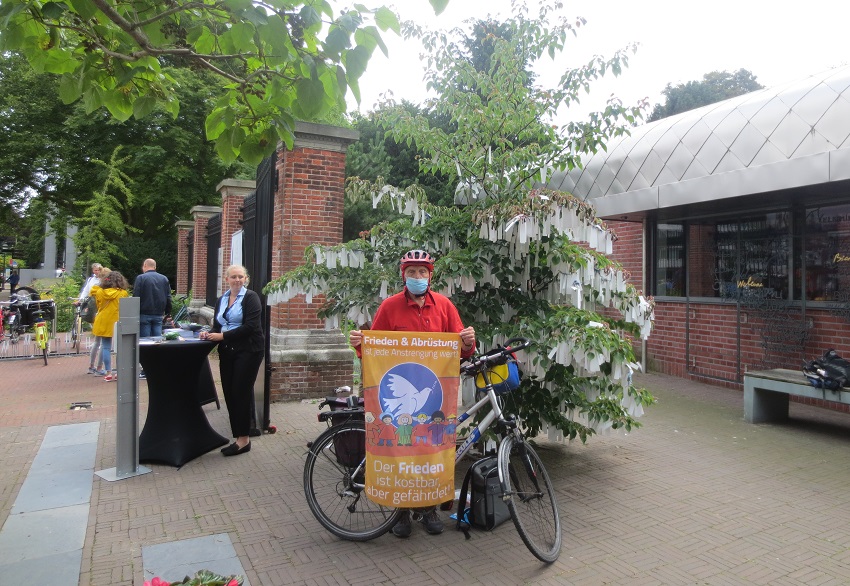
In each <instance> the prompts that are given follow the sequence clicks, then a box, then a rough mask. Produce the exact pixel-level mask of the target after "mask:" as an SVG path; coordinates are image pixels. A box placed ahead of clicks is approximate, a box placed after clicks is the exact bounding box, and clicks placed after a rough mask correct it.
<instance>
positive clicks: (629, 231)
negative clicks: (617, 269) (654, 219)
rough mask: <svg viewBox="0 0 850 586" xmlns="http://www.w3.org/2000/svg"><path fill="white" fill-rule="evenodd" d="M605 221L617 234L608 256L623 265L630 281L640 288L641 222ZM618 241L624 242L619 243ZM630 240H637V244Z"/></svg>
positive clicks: (641, 259)
mask: <svg viewBox="0 0 850 586" xmlns="http://www.w3.org/2000/svg"><path fill="white" fill-rule="evenodd" d="M605 223H606V224H608V227H609V228H610V229H611V231H613V232H614V234H615V235H616V236H617V240H616V241H615V242H614V249H613V250H614V252H613V253H612V254H611V256H610V258H611V259H612V260H615V261H617V262H619V263H620V264H621V265H623V269H624V270H626V271H627V272H628V281H629V282H630V283H632V284H633V285H634V286H635V287H637V288H638V289H642V288H643V285H642V283H643V249H642V247H641V246H640V243H641V242H642V239H643V223H642V222H620V221H606V222H605ZM620 242H623V243H624V244H620ZM632 242H637V243H638V246H633V245H631V244H630V243H632ZM627 243H629V244H627Z"/></svg>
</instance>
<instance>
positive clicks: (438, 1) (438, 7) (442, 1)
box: [428, 0, 449, 15]
mask: <svg viewBox="0 0 850 586" xmlns="http://www.w3.org/2000/svg"><path fill="white" fill-rule="evenodd" d="M428 1H429V2H430V3H431V7H432V8H433V9H434V14H437V15H439V14H442V12H443V10H445V9H446V6H448V5H449V0H428Z"/></svg>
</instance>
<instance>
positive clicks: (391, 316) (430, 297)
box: [349, 250, 475, 537]
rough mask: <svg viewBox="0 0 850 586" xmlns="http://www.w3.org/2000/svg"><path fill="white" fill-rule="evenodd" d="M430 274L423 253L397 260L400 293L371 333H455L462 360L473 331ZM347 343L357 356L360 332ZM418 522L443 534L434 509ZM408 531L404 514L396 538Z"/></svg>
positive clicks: (470, 345)
mask: <svg viewBox="0 0 850 586" xmlns="http://www.w3.org/2000/svg"><path fill="white" fill-rule="evenodd" d="M433 272H434V259H433V257H432V256H431V255H430V254H428V253H427V252H425V251H424V250H411V251H408V252H406V253H405V254H404V256H402V257H401V276H402V278H403V279H404V290H403V291H402V292H401V293H396V294H395V295H393V296H392V297H388V298H387V299H384V301H383V303H381V306H380V307H379V308H378V312H377V313H376V314H375V319H374V320H373V321H372V329H373V330H382V331H405V332H445V333H458V334H460V339H461V344H462V347H461V352H460V355H461V357H462V358H467V357H469V356H472V354H473V353H474V352H475V330H474V329H473V328H472V326H469V327H463V322H461V320H460V315H459V314H458V312H457V308H456V307H455V306H454V304H453V303H452V302H451V300H449V298H448V297H446V296H445V295H440V294H439V293H435V292H433V291H431V275H432V274H433ZM349 341H350V342H351V345H352V346H354V349H355V351H356V352H357V356H360V345H361V344H362V343H363V332H362V331H361V330H352V331H351V333H350V334H349ZM422 523H423V525H425V530H426V531H428V533H430V534H432V535H437V534H439V533H442V532H443V522H442V521H441V520H440V516H439V514H438V513H437V509H436V507H429V508H428V509H426V510H425V511H423V516H422ZM411 531H412V527H411V522H410V511H405V512H404V513H403V514H402V516H401V518H400V519H399V521H398V523H396V525H395V527H393V534H394V535H396V536H397V537H409V536H410V533H411Z"/></svg>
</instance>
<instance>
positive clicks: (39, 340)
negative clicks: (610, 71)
mask: <svg viewBox="0 0 850 586" xmlns="http://www.w3.org/2000/svg"><path fill="white" fill-rule="evenodd" d="M44 315H45V312H44V311H43V310H41V309H38V310H36V311H33V312H32V317H33V329H34V330H35V345H36V347H37V348H38V349H39V350H41V354H42V356H44V366H47V353H48V352H49V350H50V333H49V331H48V328H47V319H45V317H44Z"/></svg>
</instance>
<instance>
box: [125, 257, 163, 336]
mask: <svg viewBox="0 0 850 586" xmlns="http://www.w3.org/2000/svg"><path fill="white" fill-rule="evenodd" d="M142 271H143V272H142V274H141V275H139V276H138V277H136V281H135V282H134V283H133V297H138V298H139V337H140V338H150V337H153V336H161V335H162V318H163V317H165V316H166V315H171V284H170V283H169V282H168V277H166V276H165V275H162V274H160V273H158V272H156V261H155V260H154V259H152V258H148V259H145V262H143V263H142Z"/></svg>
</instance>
